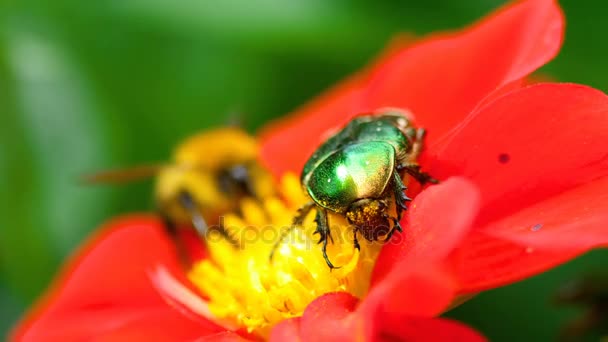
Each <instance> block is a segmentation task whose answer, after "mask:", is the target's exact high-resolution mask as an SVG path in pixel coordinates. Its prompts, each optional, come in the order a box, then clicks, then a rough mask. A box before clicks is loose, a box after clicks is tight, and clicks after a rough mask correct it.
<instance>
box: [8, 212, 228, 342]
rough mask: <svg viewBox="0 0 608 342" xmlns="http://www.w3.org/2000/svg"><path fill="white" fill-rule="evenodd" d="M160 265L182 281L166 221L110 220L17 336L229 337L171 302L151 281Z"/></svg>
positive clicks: (26, 338)
mask: <svg viewBox="0 0 608 342" xmlns="http://www.w3.org/2000/svg"><path fill="white" fill-rule="evenodd" d="M158 266H163V267H164V268H165V269H166V270H168V271H169V272H171V273H172V274H173V275H174V276H176V277H182V276H183V275H181V271H180V266H179V262H178V260H177V259H176V252H175V250H174V248H173V246H172V244H171V243H170V242H169V241H168V240H167V238H166V236H165V234H164V232H163V227H162V223H161V221H160V220H159V219H157V218H155V217H153V216H144V215H138V216H131V217H125V218H121V219H118V220H115V221H113V222H110V223H108V224H107V225H106V226H105V228H104V229H102V230H101V231H100V232H99V233H98V234H97V235H96V236H95V237H94V238H93V239H91V240H90V241H89V242H88V243H86V244H85V245H84V247H82V248H81V250H80V252H79V253H77V254H76V256H75V257H73V258H72V259H71V261H70V262H68V264H67V266H66V267H65V268H64V269H63V270H62V272H61V273H60V275H59V276H58V278H57V279H56V280H55V281H54V283H53V285H52V286H51V288H50V289H49V290H48V291H47V293H46V295H45V297H43V299H42V300H40V301H39V303H38V304H37V305H36V306H35V308H34V310H32V311H31V312H30V313H29V314H28V316H27V317H26V319H25V320H24V321H23V322H22V323H21V324H20V325H19V326H18V327H17V328H16V329H15V331H14V333H13V338H14V339H15V340H23V341H40V340H48V339H58V340H66V341H67V340H81V339H87V338H90V337H97V338H104V337H107V338H112V339H113V340H115V339H119V338H125V339H129V340H131V341H132V340H138V339H141V340H150V338H161V339H162V338H165V339H167V338H172V339H177V338H190V339H194V338H196V337H200V336H202V335H205V334H208V333H212V332H220V331H222V330H223V329H222V328H220V327H219V326H217V325H215V324H213V323H211V322H209V321H207V320H204V319H202V318H200V317H197V316H186V315H184V314H183V313H182V312H180V311H178V310H177V309H176V308H174V307H172V306H170V305H168V303H167V302H165V300H164V299H163V298H162V297H161V296H160V294H159V293H158V292H157V290H156V288H155V287H154V286H153V285H152V282H151V279H150V272H151V271H153V270H154V269H155V268H157V267H158ZM181 279H183V278H181Z"/></svg>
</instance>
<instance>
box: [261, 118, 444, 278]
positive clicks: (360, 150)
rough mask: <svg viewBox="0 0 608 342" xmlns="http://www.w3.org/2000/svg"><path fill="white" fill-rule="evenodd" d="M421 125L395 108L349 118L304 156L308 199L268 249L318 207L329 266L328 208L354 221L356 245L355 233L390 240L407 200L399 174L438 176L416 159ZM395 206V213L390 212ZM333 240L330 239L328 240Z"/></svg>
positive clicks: (422, 177) (421, 179)
mask: <svg viewBox="0 0 608 342" xmlns="http://www.w3.org/2000/svg"><path fill="white" fill-rule="evenodd" d="M424 135H425V130H424V129H421V128H416V127H414V126H413V125H412V124H411V122H410V121H409V120H408V119H407V118H406V117H405V116H404V113H403V112H400V111H397V110H386V111H383V112H380V113H377V114H371V115H362V116H359V117H356V118H355V119H353V120H351V121H350V122H349V123H348V124H347V125H346V126H345V127H344V128H343V129H342V130H340V131H339V132H337V133H336V134H335V135H333V136H332V137H331V138H329V139H328V140H327V141H326V142H325V143H323V144H322V145H321V146H320V147H319V148H317V150H316V151H315V153H314V154H313V155H312V156H311V157H310V158H309V159H308V161H307V162H306V164H305V166H304V169H303V170H302V175H301V182H302V186H303V187H304V189H305V190H306V191H307V192H308V194H309V195H310V197H311V199H312V201H311V202H309V203H306V204H305V205H304V206H302V207H301V208H300V209H299V210H298V213H297V215H296V216H295V217H294V220H293V224H292V226H291V228H290V229H289V230H286V231H284V232H283V235H282V236H281V238H280V239H279V241H278V242H277V244H276V245H275V246H274V248H273V250H272V253H271V258H272V254H274V251H275V250H276V248H277V247H278V245H279V244H280V243H281V242H282V240H283V238H284V237H285V236H286V235H287V233H288V232H289V231H290V230H291V229H293V228H294V227H297V226H300V225H302V223H303V221H304V218H305V217H306V216H307V214H308V213H309V212H310V211H311V210H312V209H313V208H316V211H317V213H316V218H315V221H316V223H317V229H316V231H315V234H319V236H320V239H319V243H322V244H323V257H324V258H325V261H326V262H327V265H328V266H329V267H330V268H334V266H333V264H332V263H331V261H330V260H329V258H328V256H327V242H328V239H331V234H330V228H329V223H328V218H327V211H328V210H329V211H331V212H334V213H337V214H340V215H343V216H344V217H346V219H347V220H348V222H349V223H350V224H351V225H352V226H353V229H354V234H353V236H354V238H353V243H354V247H355V248H357V249H360V246H359V242H358V241H357V233H361V235H363V237H364V238H366V239H367V240H369V241H378V240H380V237H382V236H385V238H384V241H388V239H390V237H391V236H392V234H393V232H394V231H395V230H397V231H400V232H401V226H400V225H399V221H400V220H401V214H402V212H403V210H405V209H407V208H406V206H405V202H406V201H410V200H411V199H410V198H408V197H407V196H406V195H405V193H404V190H406V189H407V188H406V186H405V185H404V184H403V181H402V177H403V176H404V175H405V174H406V173H407V174H409V175H411V176H412V177H413V178H415V179H416V180H417V181H418V182H420V183H421V184H425V183H427V182H431V183H436V182H437V181H436V180H435V179H433V178H432V177H430V176H429V175H428V174H426V173H424V172H421V171H420V166H419V165H418V163H417V162H416V159H417V157H418V155H419V154H420V152H421V150H422V146H423V140H424ZM391 205H394V208H395V210H394V212H395V214H394V216H391V215H390V214H389V211H390V208H391ZM332 242H333V240H332Z"/></svg>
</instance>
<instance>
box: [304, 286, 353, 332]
mask: <svg viewBox="0 0 608 342" xmlns="http://www.w3.org/2000/svg"><path fill="white" fill-rule="evenodd" d="M358 302H359V300H358V299H357V298H356V297H353V296H352V295H351V294H349V293H346V292H338V293H329V294H326V295H323V296H321V297H319V298H317V299H315V300H314V301H313V302H312V303H310V304H309V305H308V306H307V307H306V310H304V314H303V315H302V318H301V319H300V334H301V335H300V336H301V339H302V341H337V340H340V341H350V340H354V339H353V338H352V336H356V335H357V334H358V333H357V331H355V330H356V329H357V327H355V323H356V322H355V318H356V317H355V316H354V315H352V312H354V311H355V308H356V306H357V303H358Z"/></svg>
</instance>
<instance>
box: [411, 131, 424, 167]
mask: <svg viewBox="0 0 608 342" xmlns="http://www.w3.org/2000/svg"><path fill="white" fill-rule="evenodd" d="M425 135H426V130H425V129H424V128H418V129H417V130H416V136H415V137H414V143H413V145H412V158H413V159H414V160H416V159H418V157H419V156H420V153H422V150H423V149H424V136H425Z"/></svg>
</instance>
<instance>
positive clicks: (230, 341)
mask: <svg viewBox="0 0 608 342" xmlns="http://www.w3.org/2000/svg"><path fill="white" fill-rule="evenodd" d="M246 341H251V340H248V339H245V338H243V337H242V336H240V335H239V334H237V333H233V332H231V331H224V332H220V333H217V334H211V335H207V336H204V337H201V338H199V339H197V340H196V342H246Z"/></svg>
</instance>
